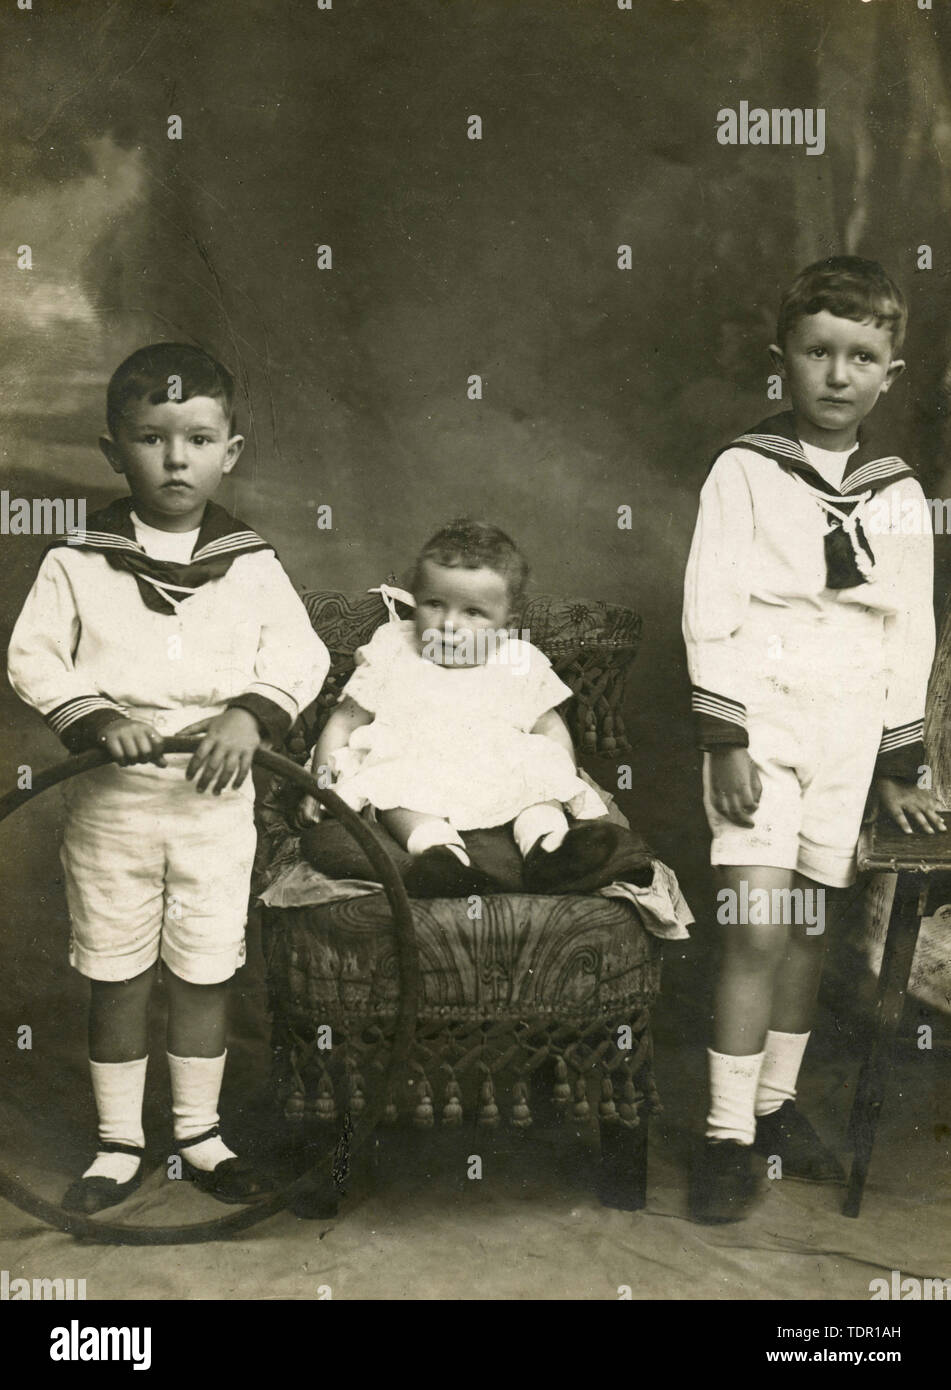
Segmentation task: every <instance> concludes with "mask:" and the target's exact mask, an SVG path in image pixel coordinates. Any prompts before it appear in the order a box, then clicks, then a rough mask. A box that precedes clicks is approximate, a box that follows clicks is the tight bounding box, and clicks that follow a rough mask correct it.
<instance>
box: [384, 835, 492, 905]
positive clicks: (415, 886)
mask: <svg viewBox="0 0 951 1390" xmlns="http://www.w3.org/2000/svg"><path fill="white" fill-rule="evenodd" d="M403 884H404V886H405V888H406V891H407V893H408V894H409V896H410V897H411V898H468V897H470V896H471V895H472V894H474V893H497V892H498V891H499V886H498V884H497V883H496V882H495V880H494V879H491V878H489V876H488V874H484V873H483V872H482V870H481V869H477V868H476V867H475V865H474V864H468V865H467V864H463V863H461V862H460V861H459V858H458V856H457V855H455V854H453V852H452V850H451V849H447V847H446V846H445V845H434V846H433V847H432V849H427V850H424V851H423V853H422V854H419V855H417V856H416V858H415V859H414V860H413V862H412V864H411V865H410V867H409V869H407V871H406V873H405V874H404V875H403Z"/></svg>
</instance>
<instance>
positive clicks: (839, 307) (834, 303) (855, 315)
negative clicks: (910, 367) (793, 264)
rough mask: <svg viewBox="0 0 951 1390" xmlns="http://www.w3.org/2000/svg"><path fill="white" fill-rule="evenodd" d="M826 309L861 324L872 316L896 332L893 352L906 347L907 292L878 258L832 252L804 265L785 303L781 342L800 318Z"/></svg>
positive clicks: (878, 325)
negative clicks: (869, 259) (833, 253)
mask: <svg viewBox="0 0 951 1390" xmlns="http://www.w3.org/2000/svg"><path fill="white" fill-rule="evenodd" d="M823 309H825V310H827V312H828V313H830V314H835V315H836V317H837V318H842V319H855V320H856V321H857V322H860V323H861V322H864V320H866V319H872V320H873V321H874V323H875V327H876V328H881V327H882V326H883V325H884V327H885V328H887V329H888V332H889V334H890V335H891V340H892V351H893V352H895V353H897V352H899V351H900V350H901V345H902V343H903V342H904V340H905V328H906V326H907V323H908V308H907V306H906V304H905V296H904V295H903V294H902V292H901V290H900V289H899V288H898V286H897V285H896V284H895V282H894V280H893V279H892V278H891V276H890V275H888V274H887V272H886V271H885V270H883V269H882V267H881V266H880V265H879V263H878V261H866V260H864V259H863V258H862V257H861V256H828V257H827V258H826V259H825V260H824V261H815V262H814V263H813V264H812V265H807V266H806V268H805V270H801V271H800V272H799V274H798V275H797V276H796V278H795V280H794V281H793V282H792V284H791V285H790V287H789V289H788V290H787V291H786V293H785V294H784V295H783V299H782V303H781V304H780V306H779V321H778V323H777V325H776V342H777V343H778V344H779V346H780V347H781V348H784V347H785V346H786V337H787V335H788V334H789V332H790V330H791V329H792V327H793V325H794V324H795V323H797V322H798V321H799V319H801V318H805V316H806V315H807V314H818V313H821V312H822V310H823Z"/></svg>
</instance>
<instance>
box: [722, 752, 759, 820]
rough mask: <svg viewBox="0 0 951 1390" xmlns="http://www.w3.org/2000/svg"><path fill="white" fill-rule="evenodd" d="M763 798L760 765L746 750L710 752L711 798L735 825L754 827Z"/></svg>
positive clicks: (723, 814)
mask: <svg viewBox="0 0 951 1390" xmlns="http://www.w3.org/2000/svg"><path fill="white" fill-rule="evenodd" d="M762 795H763V784H762V782H761V781H760V777H759V773H758V772H757V770H756V765H755V763H754V762H753V759H752V758H751V757H750V755H749V753H748V751H747V750H746V749H745V748H735V747H733V746H730V747H728V748H714V749H713V750H712V752H711V753H710V799H711V801H712V802H713V805H714V807H715V809H716V810H717V811H719V813H720V815H721V816H726V818H727V820H730V821H732V822H733V824H734V825H752V824H753V812H754V811H755V810H756V808H757V806H758V805H759V799H760V797H761V796H762Z"/></svg>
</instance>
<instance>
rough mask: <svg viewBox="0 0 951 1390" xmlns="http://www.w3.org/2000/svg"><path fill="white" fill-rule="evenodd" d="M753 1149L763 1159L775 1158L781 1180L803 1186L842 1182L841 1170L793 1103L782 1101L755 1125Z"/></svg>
mask: <svg viewBox="0 0 951 1390" xmlns="http://www.w3.org/2000/svg"><path fill="white" fill-rule="evenodd" d="M753 1148H754V1149H755V1150H756V1152H757V1153H758V1154H764V1155H765V1156H766V1157H767V1158H769V1157H771V1156H772V1155H773V1154H777V1155H778V1156H779V1158H780V1159H781V1160H782V1165H783V1177H784V1178H800V1179H801V1180H802V1181H804V1182H845V1170H844V1169H843V1167H842V1164H841V1163H840V1162H839V1160H838V1159H837V1158H836V1156H835V1154H834V1153H832V1151H831V1150H830V1149H827V1148H826V1146H825V1144H823V1142H822V1140H821V1139H820V1138H819V1136H818V1134H817V1133H816V1131H815V1130H814V1129H813V1127H812V1125H811V1124H810V1123H809V1121H808V1120H807V1119H806V1117H805V1115H803V1114H802V1112H801V1111H800V1110H797V1109H796V1102H795V1101H794V1100H784V1101H783V1103H782V1105H781V1106H780V1107H779V1109H778V1110H776V1111H774V1112H773V1114H772V1115H760V1116H759V1117H758V1118H757V1121H756V1138H755V1140H754V1141H753Z"/></svg>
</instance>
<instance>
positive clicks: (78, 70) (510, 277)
mask: <svg viewBox="0 0 951 1390" xmlns="http://www.w3.org/2000/svg"><path fill="white" fill-rule="evenodd" d="M942 10H944V11H946V10H947V6H946V5H945V3H944V0H934V9H933V10H932V9H931V8H930V7H928V8H924V9H922V8H921V7H920V6H919V4H918V3H917V0H869V2H868V3H861V0H769V3H768V4H766V3H764V0H633V3H632V4H631V5H630V7H624V6H622V5H619V4H618V3H617V0H333V3H332V4H331V5H329V6H328V5H327V4H321V3H320V2H319V0H240V2H239V3H237V2H235V0H231V2H230V3H229V2H228V0H135V3H134V4H132V3H126V4H115V3H113V0H33V4H32V7H31V8H29V9H24V8H20V7H18V6H17V4H16V3H15V0H9V3H7V4H5V5H4V6H3V12H2V16H0V53H2V60H0V62H2V70H0V71H2V76H0V92H2V94H3V96H2V102H0V109H2V114H0V120H2V129H0V150H2V154H0V296H2V304H3V319H4V332H3V335H2V338H0V448H2V461H3V481H2V487H3V488H4V489H5V490H6V491H7V493H8V496H9V497H10V498H13V497H17V496H24V497H30V498H32V497H44V496H46V497H51V498H55V497H62V498H76V499H78V498H85V499H86V500H87V503H88V506H89V508H90V510H91V509H92V508H94V507H96V506H99V505H102V503H103V502H104V501H105V500H106V499H108V498H109V497H112V496H115V495H117V493H118V491H119V489H117V487H116V483H117V479H116V478H115V475H113V474H112V473H111V472H110V471H109V469H108V467H107V465H106V463H105V461H104V459H103V458H102V457H101V455H100V453H99V451H98V447H97V438H98V436H99V434H100V433H102V431H103V429H104V390H105V384H106V381H107V380H108V377H109V375H110V373H111V371H112V369H113V368H114V367H115V366H116V365H117V364H118V362H119V361H120V360H121V359H122V358H123V357H124V356H125V355H126V354H127V353H128V352H130V351H131V350H132V349H133V348H135V347H136V346H139V345H140V344H143V343H145V342H148V341H157V340H160V339H185V340H189V341H195V342H198V343H201V344H203V345H205V346H207V347H208V348H210V349H211V350H212V351H213V352H215V353H216V354H218V355H219V356H220V357H221V358H222V359H223V360H224V361H225V362H226V363H228V364H229V365H230V366H231V368H232V369H233V371H234V372H235V375H236V377H237V379H238V382H239V385H240V388H241V393H242V401H241V404H240V417H241V425H242V428H243V432H244V433H245V435H246V437H247V440H248V443H247V445H246V448H245V452H244V455H243V457H242V459H241V461H240V463H239V465H238V468H237V470H236V472H235V473H234V475H232V477H231V478H230V479H227V480H226V482H225V486H224V487H223V488H222V491H221V493H220V494H219V498H218V500H219V501H220V502H222V503H223V504H224V505H225V506H226V507H228V508H229V509H230V510H233V511H234V512H235V513H236V514H237V515H238V516H240V517H241V518H242V519H244V520H245V521H247V522H248V523H249V524H250V525H251V526H253V527H254V528H256V529H257V530H259V531H260V532H261V533H262V534H263V535H264V536H265V537H267V538H268V539H269V540H271V541H273V543H274V544H275V545H276V547H277V549H278V552H279V554H280V557H281V559H282V561H283V563H284V564H285V566H286V568H287V569H288V571H289V572H290V574H291V576H292V578H293V579H294V581H295V582H296V584H297V585H298V587H300V588H317V587H327V588H339V589H343V590H348V591H360V590H365V589H367V588H368V587H370V586H372V585H377V584H379V583H380V581H381V580H384V579H385V578H386V577H387V576H388V575H389V574H391V573H392V574H396V575H397V576H398V577H399V578H400V579H402V580H403V581H404V582H405V580H406V579H407V577H408V573H407V571H408V567H409V565H410V562H411V560H412V558H413V556H414V554H415V552H416V550H417V548H418V547H419V545H420V544H421V542H422V541H423V540H425V539H426V537H427V536H428V535H429V534H430V533H431V532H432V531H433V530H434V529H435V528H436V527H437V526H438V525H439V524H440V523H442V522H444V521H446V520H448V519H449V518H451V517H453V516H455V515H458V514H460V513H465V514H469V515H471V516H475V517H478V518H481V519H484V520H487V521H491V522H494V523H496V524H498V525H501V526H502V527H504V528H505V529H506V530H508V531H510V532H511V534H512V535H513V536H514V537H515V538H516V540H517V541H518V542H520V544H521V545H522V546H523V548H524V549H525V551H526V552H527V554H528V557H529V560H530V562H531V564H532V571H533V580H532V582H533V586H534V591H536V592H537V591H548V592H554V593H557V594H561V595H565V596H577V597H578V598H581V599H584V598H594V599H606V600H609V601H612V602H615V603H621V604H624V605H627V606H629V607H631V608H634V609H636V610H637V611H638V612H639V613H640V614H641V615H642V617H643V623H644V629H643V641H642V646H641V649H640V653H639V655H638V658H637V660H636V661H635V663H634V666H633V668H632V672H631V679H630V683H629V689H628V697H627V705H626V710H625V717H626V723H627V728H628V732H629V734H630V736H631V738H632V742H633V743H634V745H635V747H634V752H633V753H632V754H631V755H630V756H629V757H628V758H627V761H629V762H630V763H631V765H632V769H633V790H632V791H631V792H630V793H627V794H624V793H621V794H620V797H619V799H620V801H621V804H622V806H623V807H624V809H625V810H626V811H627V812H628V814H629V815H630V816H631V818H632V820H634V821H636V823H637V824H638V825H639V826H640V828H641V829H642V830H643V831H644V833H645V835H647V836H648V838H649V839H650V841H651V843H652V844H654V845H655V846H656V848H657V850H658V852H659V853H660V854H661V855H662V856H663V857H664V859H665V860H666V861H667V862H668V863H670V864H671V865H672V866H673V867H674V868H675V869H676V872H677V874H678V876H679V877H680V879H681V882H682V884H683V886H684V889H685V891H686V892H687V894H688V896H689V898H690V901H691V905H692V907H693V909H694V912H695V913H696V915H697V916H698V918H700V919H706V920H707V921H709V918H710V915H711V914H710V906H711V904H710V901H709V898H710V885H709V879H708V875H707V869H706V865H707V849H708V835H707V830H706V824H705V821H704V818H703V815H702V810H701V806H700V795H699V758H698V755H697V754H696V753H695V752H694V750H693V747H692V737H691V725H690V721H689V713H688V704H689V687H688V681H687V675H686V666H685V661H684V657H683V647H682V641H681V636H680V606H681V595H682V580H683V570H684V564H685V561H686V555H687V549H688V546H689V542H690V535H691V531H692V527H693V523H694V519H695V516H696V505H697V494H698V491H699V487H700V485H701V482H702V480H703V478H704V475H705V472H706V469H707V466H708V462H709V459H710V457H711V455H712V453H713V451H714V450H715V449H716V448H717V447H718V446H720V445H722V444H723V443H725V442H726V441H727V440H728V439H730V438H731V437H732V436H733V435H734V434H736V433H738V432H739V431H740V430H741V429H742V428H745V427H748V426H750V425H752V424H753V423H754V422H756V421H758V420H760V419H762V418H763V417H764V416H766V415H768V414H771V413H773V412H774V411H776V410H778V409H782V408H783V406H782V404H777V403H776V402H775V401H773V400H770V399H769V398H768V396H767V390H768V376H769V373H770V371H771V367H770V364H769V359H768V356H767V352H766V348H767V345H768V344H769V342H770V341H771V340H772V337H773V333H774V326H775V313H776V309H777V307H778V301H779V297H780V294H781V292H782V290H783V288H784V287H785V286H786V285H787V284H788V282H789V281H790V279H791V278H792V276H793V274H794V273H795V272H796V271H797V270H798V269H799V268H800V267H801V266H802V265H804V264H806V263H807V262H808V261H810V260H813V259H816V258H818V257H819V256H822V255H827V254H832V253H835V252H841V251H848V252H854V253H857V254H860V255H866V256H871V257H874V258H876V259H878V260H881V261H882V262H883V263H884V264H885V265H886V267H887V268H888V269H889V271H890V272H891V273H892V274H893V275H894V276H895V277H896V279H898V281H899V282H900V283H901V284H902V286H903V288H904V290H905V292H906V294H907V297H908V301H909V308H910V328H909V333H908V339H907V344H906V349H905V352H904V356H905V357H906V359H907V362H908V368H907V371H906V374H905V376H904V378H903V379H902V380H901V382H900V383H899V384H898V385H897V387H896V389H895V390H894V391H893V392H891V393H890V394H889V396H888V397H887V399H886V400H884V401H883V402H882V403H881V405H880V406H879V407H878V409H877V411H876V416H875V424H876V426H879V427H881V428H882V429H883V431H884V432H885V433H886V436H887V437H888V439H889V448H890V451H897V452H903V453H905V455H906V457H908V458H909V460H910V461H911V462H913V463H914V464H915V465H916V466H917V467H918V468H919V469H920V472H921V478H922V483H923V486H924V489H925V492H926V494H927V495H928V496H929V497H934V496H939V495H940V496H944V495H945V494H947V493H949V492H951V453H949V443H951V439H949V422H948V403H949V392H951V281H949V275H948V267H949V266H951V37H949V27H948V25H949V20H948V15H947V13H941V11H942ZM741 103H747V104H748V105H747V107H746V108H745V109H746V110H747V111H748V110H750V109H752V108H755V107H764V108H767V109H770V108H773V107H777V108H800V109H802V110H804V111H805V110H807V109H808V110H809V111H812V112H815V111H818V110H820V109H821V110H822V111H823V112H824V113H825V114H824V145H823V148H822V150H821V152H819V151H818V149H815V150H814V151H813V152H810V150H809V148H808V147H807V145H806V144H805V143H799V144H794V143H793V144H786V145H773V144H769V145H766V144H764V145H753V144H746V145H742V144H736V145H731V144H725V143H723V142H722V141H721V139H718V130H719V131H720V132H721V133H722V131H723V129H724V127H723V125H722V124H718V113H720V112H721V111H723V110H725V109H729V110H733V111H737V112H739V111H740V109H741ZM474 117H478V121H474V120H473V118H474ZM473 137H478V138H473ZM24 248H27V250H28V253H29V254H28V255H27V254H25V253H24ZM622 248H629V255H627V254H626V253H625V252H624V251H623V250H622ZM474 377H478V378H480V381H481V395H480V394H479V389H478V388H477V389H475V390H473V387H472V380H473V378H474ZM323 508H330V512H329V516H330V517H331V519H332V520H331V525H330V527H329V529H326V528H323V527H321V526H320V525H319V524H318V523H319V521H320V519H321V518H322V517H324V518H326V517H327V516H328V513H327V512H326V511H322V510H321V509H323ZM626 508H629V509H630V513H629V525H625V524H624V521H625V519H626V516H627V513H626V512H625V511H624V509H626ZM619 521H621V523H622V524H619ZM45 544H46V539H45V538H44V537H41V536H36V537H23V536H12V535H8V534H0V556H2V564H3V579H4V582H3V589H2V596H0V623H2V626H3V634H2V635H3V645H4V648H5V646H6V641H7V638H8V636H9V629H10V627H11V625H12V622H13V619H14V617H15V615H16V613H17V612H18V610H19V608H20V605H21V603H22V601H23V599H24V596H25V594H26V592H27V590H28V588H29V585H30V583H31V582H32V577H33V574H34V572H35V567H36V563H37V561H38V558H39V555H40V553H41V551H42V549H43V547H44V545H45ZM947 546H948V543H947V540H946V538H945V537H944V536H938V537H937V539H936V556H937V573H938V592H937V595H936V598H937V602H938V605H939V611H940V608H941V606H942V605H943V601H944V596H945V587H946V583H947V580H948V577H949V567H948V564H947ZM0 723H2V727H3V730H4V738H3V747H2V753H0V783H2V785H3V788H4V789H6V787H8V786H10V785H12V784H13V782H14V780H15V775H16V768H17V767H18V766H19V765H21V764H24V763H29V764H32V765H34V766H45V765H47V764H48V763H50V762H52V761H54V760H55V759H57V758H59V757H61V756H62V749H61V747H60V746H59V744H58V743H57V741H56V740H55V739H54V738H53V736H52V735H51V734H49V733H48V732H46V731H45V730H44V729H43V727H42V725H41V721H40V720H39V719H38V718H37V717H36V716H34V715H31V714H30V713H29V712H28V711H27V710H26V709H25V708H24V707H22V706H21V705H19V703H18V702H17V701H16V699H15V697H14V696H13V694H12V692H11V691H10V690H9V687H8V686H7V684H6V681H5V680H4V681H3V683H2V685H0ZM595 770H596V771H598V769H597V768H596V769H595ZM600 772H601V775H602V777H603V778H604V780H605V784H606V785H607V786H609V787H610V786H612V785H613V783H612V780H611V779H612V773H611V768H610V767H608V768H607V771H606V772H605V769H604V768H603V767H602V768H601V769H600ZM54 812H55V808H44V810H43V811H42V812H40V810H39V809H38V810H37V816H36V817H35V818H34V819H33V821H32V822H31V824H30V826H27V825H26V824H25V821H26V817H22V818H18V823H17V824H16V825H15V826H14V824H13V823H11V825H10V827H4V829H5V832H7V831H8V832H9V833H7V834H5V844H6V845H7V846H11V845H12V846H13V849H12V850H11V851H10V854H11V859H8V865H9V863H11V862H12V863H13V864H14V865H15V879H16V882H15V885H14V891H15V893H16V894H17V900H16V902H17V905H16V920H17V922H18V923H20V926H19V927H18V928H17V930H18V931H19V932H20V934H21V936H23V937H24V938H25V937H26V936H32V937H35V938H36V939H37V941H41V942H42V946H41V948H40V951H39V953H38V954H37V955H36V957H35V960H34V957H27V956H23V955H22V954H21V958H20V959H19V964H18V969H19V970H20V971H21V974H22V972H23V971H27V976H26V978H27V979H28V980H30V979H31V978H32V977H30V975H29V971H30V970H33V969H34V968H35V971H36V975H35V985H36V988H37V989H41V990H42V994H43V997H44V998H46V999H48V1000H49V1001H50V1007H51V1009H53V1008H55V1006H56V995H57V991H61V992H62V993H63V994H64V995H68V997H69V998H70V999H71V1000H74V999H75V998H76V997H77V993H76V992H77V989H78V986H77V984H76V982H75V981H73V980H71V979H67V978H66V976H67V972H66V969H65V965H64V942H65V932H66V928H65V918H64V906H63V903H62V895H61V888H60V886H59V882H58V881H59V879H60V877H61V873H60V869H59V864H58V859H57V857H56V846H55V837H54V835H53V830H52V827H53V826H54V822H55V814H54ZM20 820H23V821H24V824H23V825H20V824H19V821H20ZM37 825H40V826H41V827H47V828H48V829H49V832H50V833H48V834H46V833H43V834H40V835H38V834H37V830H36V827H37ZM7 877H9V875H7ZM38 902H40V903H41V905H42V910H38V909H37V903H38ZM44 913H45V914H47V915H46V916H44ZM49 913H53V914H54V918H53V921H52V923H51V921H50V919H49ZM703 928H704V921H703V920H701V921H700V922H699V923H698V929H697V932H696V933H695V935H696V937H697V942H698V945H699V948H700V951H701V953H702V954H703V953H705V952H707V951H708V940H707V935H706V934H705V933H704V930H703ZM4 949H7V950H9V943H8V944H7V947H5V948H4ZM41 957H42V960H41ZM704 959H705V957H704ZM24 962H25V963H24ZM31 962H32V963H31ZM672 997H673V998H674V999H675V998H676V989H674V991H673V996H672ZM701 1024H702V1019H701V1020H699V1021H698V1018H697V1017H696V1014H695V1012H694V1013H692V1012H691V1011H690V1010H689V1009H688V1010H685V1012H684V1015H683V1027H684V1029H686V1030H688V1031H689V1030H690V1029H692V1030H693V1033H694V1034H695V1035H696V1036H699V1030H700V1028H701ZM77 1074H78V1073H77ZM18 1085H19V1083H18ZM84 1113H85V1112H84ZM40 1122H41V1121H40V1119H39V1117H36V1116H34V1117H33V1118H32V1119H31V1124H36V1123H40ZM83 1123H84V1124H88V1117H87V1119H85V1120H84V1121H83ZM76 1143H77V1152H78V1143H79V1141H78V1140H77V1141H76Z"/></svg>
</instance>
